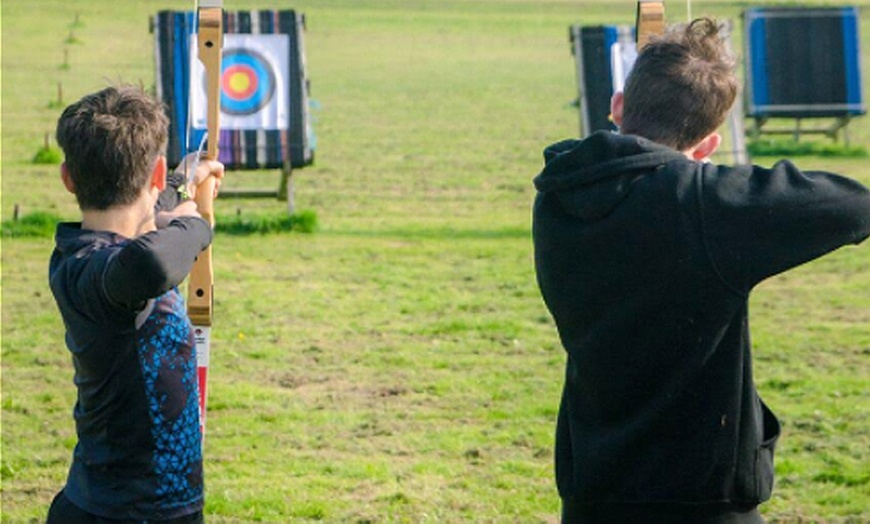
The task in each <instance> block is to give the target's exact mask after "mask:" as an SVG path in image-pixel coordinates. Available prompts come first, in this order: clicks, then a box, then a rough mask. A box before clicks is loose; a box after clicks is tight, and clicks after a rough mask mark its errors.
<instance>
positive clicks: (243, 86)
mask: <svg viewBox="0 0 870 524" xmlns="http://www.w3.org/2000/svg"><path fill="white" fill-rule="evenodd" d="M221 88H222V89H221V110H222V111H223V112H225V113H227V114H229V115H238V116H243V115H251V114H254V113H256V112H257V111H259V110H260V109H262V108H264V107H266V106H267V105H268V104H269V102H270V101H271V100H272V97H274V96H275V72H274V71H273V70H272V66H271V65H270V63H269V62H268V61H267V60H266V59H265V58H264V57H263V56H262V55H260V54H259V53H257V52H256V51H253V50H251V49H234V50H231V51H228V52H226V53H224V57H223V68H222V72H221Z"/></svg>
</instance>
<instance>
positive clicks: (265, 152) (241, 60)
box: [150, 10, 316, 213]
mask: <svg viewBox="0 0 870 524" xmlns="http://www.w3.org/2000/svg"><path fill="white" fill-rule="evenodd" d="M150 22H151V24H150V25H151V32H152V33H153V34H154V35H155V38H154V58H155V69H156V81H155V86H156V92H157V97H158V98H159V99H160V100H162V101H163V102H164V104H165V106H166V111H167V116H168V117H169V119H170V125H169V145H168V150H167V160H168V163H169V165H170V166H173V167H174V166H176V165H178V163H180V162H181V159H182V158H183V157H184V155H185V154H186V153H187V152H189V151H194V150H196V149H197V148H198V146H199V144H200V143H201V142H202V140H203V136H204V134H205V127H206V126H205V100H206V98H205V86H204V71H203V69H202V64H201V63H200V62H199V60H198V59H197V58H196V53H195V52H192V50H195V49H196V40H195V39H196V22H195V16H194V13H192V12H187V11H160V12H159V13H157V15H155V16H154V17H152V18H151V21H150ZM223 27H224V32H225V34H224V46H223V49H224V52H223V60H222V68H221V132H220V137H219V143H220V147H219V156H218V160H220V162H221V163H223V164H224V166H225V167H226V169H227V170H239V171H257V170H271V169H278V170H279V172H280V178H279V181H278V185H277V188H276V189H260V188H253V189H223V190H221V193H220V196H221V197H223V198H227V197H230V198H258V197H274V198H278V199H279V200H283V201H286V202H287V208H288V211H289V212H290V213H292V212H294V210H295V202H294V198H293V178H292V175H293V170H294V169H298V168H302V167H305V166H309V165H312V164H313V162H314V150H315V148H316V138H315V135H314V130H313V127H312V116H311V107H310V98H309V91H310V81H309V79H308V74H307V64H306V58H305V46H304V38H303V36H304V33H305V16H304V15H303V14H301V13H297V12H296V11H293V10H282V11H273V10H253V11H236V12H224V21H223Z"/></svg>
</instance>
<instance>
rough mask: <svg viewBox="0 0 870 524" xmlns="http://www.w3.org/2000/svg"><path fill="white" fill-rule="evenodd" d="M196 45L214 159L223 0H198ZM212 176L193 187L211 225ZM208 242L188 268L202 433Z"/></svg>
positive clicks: (209, 308) (209, 304) (209, 311)
mask: <svg viewBox="0 0 870 524" xmlns="http://www.w3.org/2000/svg"><path fill="white" fill-rule="evenodd" d="M197 23H198V30H197V42H198V44H197V47H198V57H199V60H200V61H201V62H202V64H203V66H204V68H205V74H206V97H207V99H208V109H207V114H206V119H207V125H206V132H207V137H208V147H207V148H206V151H205V153H204V155H203V158H205V159H207V160H217V157H218V138H219V136H220V95H221V91H220V79H221V51H222V49H223V36H224V34H223V8H222V0H201V1H200V4H199V6H198V7H197ZM214 191H215V179H214V177H211V176H210V177H208V178H206V179H205V180H204V181H203V182H202V183H201V184H200V185H199V186H198V187H197V188H196V197H195V201H196V207H197V210H198V211H199V214H200V215H202V218H204V219H205V220H206V221H207V222H208V223H209V224H210V225H211V226H212V228H214V224H215V219H214ZM211 255H212V252H211V246H209V247H207V248H206V249H205V250H204V251H203V252H202V253H200V254H199V256H198V257H197V259H196V262H194V264H193V268H192V269H191V270H190V279H189V283H188V298H187V314H188V316H189V317H190V321H191V323H192V324H193V330H194V334H195V340H196V371H197V381H198V385H199V426H200V431H201V434H202V435H203V436H205V407H206V398H207V397H206V395H207V392H208V389H207V387H206V386H207V384H208V357H209V344H210V341H211V326H212V315H213V309H214V296H213V295H212V291H213V289H214V271H213V269H212V256H211Z"/></svg>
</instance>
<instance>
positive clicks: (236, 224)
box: [3, 211, 317, 238]
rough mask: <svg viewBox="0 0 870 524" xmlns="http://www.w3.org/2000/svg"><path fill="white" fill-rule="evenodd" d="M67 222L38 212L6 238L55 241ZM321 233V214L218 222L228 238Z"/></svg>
mask: <svg viewBox="0 0 870 524" xmlns="http://www.w3.org/2000/svg"><path fill="white" fill-rule="evenodd" d="M62 221H63V219H61V218H60V217H58V216H56V215H53V214H51V213H44V212H35V213H30V214H27V215H25V216H23V217H21V218H20V219H18V220H4V221H3V236H4V237H6V238H24V237H30V238H51V237H53V236H54V232H55V229H56V228H57V224H58V223H60V222H62ZM316 230H317V214H316V213H315V212H314V211H300V212H299V213H294V214H292V215H282V216H273V215H267V216H257V217H250V218H246V217H238V216H237V217H232V218H228V219H226V220H221V221H218V222H217V224H216V225H215V231H217V232H218V233H222V234H226V235H235V236H244V235H255V234H259V235H265V234H269V233H286V232H289V231H296V232H299V233H312V232H314V231H316Z"/></svg>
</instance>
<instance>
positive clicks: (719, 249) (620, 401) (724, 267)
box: [533, 19, 870, 523]
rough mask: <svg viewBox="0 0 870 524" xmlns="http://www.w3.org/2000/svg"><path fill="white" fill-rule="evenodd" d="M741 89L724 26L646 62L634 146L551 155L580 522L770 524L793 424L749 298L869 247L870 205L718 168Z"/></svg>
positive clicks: (622, 99)
mask: <svg viewBox="0 0 870 524" xmlns="http://www.w3.org/2000/svg"><path fill="white" fill-rule="evenodd" d="M737 89H738V84H737V79H736V77H735V76H734V61H733V58H732V57H731V56H730V55H729V54H728V52H727V51H726V49H725V47H724V45H723V43H722V40H721V38H720V36H719V28H718V26H717V24H716V23H715V22H713V21H712V20H709V19H700V20H696V21H695V22H693V23H691V24H689V25H687V26H679V27H676V28H673V29H672V30H670V31H669V32H668V33H667V34H666V35H664V36H663V37H661V38H660V39H658V40H656V41H653V42H651V43H650V44H649V45H648V46H647V47H646V48H644V50H643V51H642V52H641V53H640V55H639V57H638V59H637V62H636V64H635V66H634V68H633V70H632V72H631V74H630V75H629V77H628V79H627V81H626V87H625V91H624V94H623V93H616V94H615V95H614V97H613V99H612V101H611V108H612V113H613V114H612V116H613V120H614V122H615V123H616V124H617V125H618V126H620V133H619V134H614V133H609V132H598V133H595V134H593V135H592V136H590V137H589V138H587V139H585V140H579V141H578V140H566V141H563V142H559V143H557V144H554V145H552V146H550V147H548V148H547V149H546V150H545V152H544V157H545V160H546V166H545V167H544V169H543V171H542V172H541V174H540V175H539V176H538V177H536V178H535V181H534V182H535V187H536V188H537V190H538V194H537V197H536V200H535V205H534V226H533V236H534V246H535V264H536V270H537V278H538V284H539V286H540V289H541V293H542V294H543V298H544V301H545V302H546V304H547V307H548V308H549V310H550V312H551V313H552V315H553V317H554V319H555V322H556V326H557V328H558V331H559V336H560V338H561V341H562V344H563V345H564V347H565V350H566V352H567V356H568V358H567V368H566V373H565V385H564V389H563V395H562V401H561V406H560V409H559V417H558V423H557V429H556V480H557V484H558V489H559V495H560V497H561V499H562V519H563V521H564V522H620V523H622V522H625V523H628V522H631V523H644V522H668V523H680V522H685V523H705V522H708V523H711V522H717V523H718V522H729V523H731V522H735V523H743V522H763V519H762V517H761V515H760V513H759V511H758V508H757V506H758V504H759V503H761V502H763V501H765V500H767V499H768V498H770V495H771V490H772V487H773V450H774V445H775V443H776V440H777V438H778V436H779V432H780V425H779V422H778V421H777V419H776V417H775V416H774V414H773V413H772V412H771V411H770V409H768V408H767V406H765V404H764V403H763V402H762V401H761V399H760V398H759V395H758V392H757V390H756V388H755V385H754V382H753V378H752V360H751V351H750V339H749V325H748V297H749V292H750V291H751V290H752V288H753V287H754V286H755V285H756V284H758V283H759V282H761V281H762V280H764V279H766V278H768V277H770V276H772V275H776V274H778V273H781V272H783V271H786V270H788V269H790V268H793V267H795V266H798V265H800V264H803V263H805V262H808V261H810V260H813V259H815V258H817V257H820V256H822V255H824V254H826V253H829V252H831V251H833V250H835V249H837V248H839V247H841V246H843V245H846V244H857V243H859V242H861V241H862V240H864V239H865V238H867V236H868V235H870V192H868V190H867V188H865V187H864V186H862V185H861V184H859V183H858V182H855V181H853V180H850V179H848V178H844V177H841V176H838V175H834V174H830V173H824V172H802V171H800V170H798V169H797V168H796V167H795V166H793V165H792V164H791V163H789V162H787V161H782V162H779V163H777V164H776V165H775V166H773V168H771V169H765V168H762V167H758V166H739V167H725V166H717V165H714V164H711V163H709V162H707V160H706V159H707V157H709V156H710V155H711V154H712V153H713V152H714V151H715V150H716V149H717V148H718V146H719V144H720V141H721V138H720V136H719V135H718V134H717V133H716V129H717V128H718V127H719V126H720V125H721V123H722V122H723V121H724V118H725V115H726V113H727V112H728V110H729V109H730V107H731V105H732V104H733V102H734V99H735V97H736V94H737Z"/></svg>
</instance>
